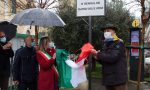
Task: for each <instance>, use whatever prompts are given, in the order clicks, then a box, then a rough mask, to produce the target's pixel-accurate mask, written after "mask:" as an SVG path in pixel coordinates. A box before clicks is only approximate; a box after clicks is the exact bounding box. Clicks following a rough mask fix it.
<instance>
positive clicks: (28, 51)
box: [13, 36, 38, 90]
mask: <svg viewBox="0 0 150 90" xmlns="http://www.w3.org/2000/svg"><path fill="white" fill-rule="evenodd" d="M24 42H25V47H23V48H20V49H18V50H17V51H16V54H15V58H14V65H13V80H14V84H15V85H18V90H37V76H38V63H37V60H36V56H35V55H36V50H35V48H34V46H33V45H34V42H33V38H32V36H27V37H26V38H25V40H24Z"/></svg>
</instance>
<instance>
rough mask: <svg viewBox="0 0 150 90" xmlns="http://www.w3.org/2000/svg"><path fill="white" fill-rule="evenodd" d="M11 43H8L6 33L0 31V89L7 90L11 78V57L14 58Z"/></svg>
mask: <svg viewBox="0 0 150 90" xmlns="http://www.w3.org/2000/svg"><path fill="white" fill-rule="evenodd" d="M11 47H12V44H11V42H8V41H6V37H5V33H4V32H3V31H0V89H1V90H7V88H8V80H9V76H10V57H13V56H14V52H13V50H12V48H11Z"/></svg>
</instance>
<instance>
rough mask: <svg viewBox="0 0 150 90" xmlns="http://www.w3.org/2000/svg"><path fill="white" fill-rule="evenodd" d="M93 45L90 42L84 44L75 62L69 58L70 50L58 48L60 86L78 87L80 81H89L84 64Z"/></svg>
mask: <svg viewBox="0 0 150 90" xmlns="http://www.w3.org/2000/svg"><path fill="white" fill-rule="evenodd" d="M91 49H93V46H92V45H91V44H90V43H87V44H85V45H83V47H82V48H81V53H80V55H79V57H78V59H77V60H76V61H75V62H74V61H72V60H70V59H69V58H68V55H69V54H68V52H67V51H65V50H63V49H57V52H56V62H57V69H58V73H59V87H63V88H76V87H77V86H78V85H79V84H80V83H82V82H85V81H87V77H86V71H85V66H84V61H85V59H86V58H87V57H88V56H89V54H90V52H91Z"/></svg>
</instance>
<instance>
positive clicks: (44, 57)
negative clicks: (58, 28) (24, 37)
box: [37, 37, 59, 90]
mask: <svg viewBox="0 0 150 90" xmlns="http://www.w3.org/2000/svg"><path fill="white" fill-rule="evenodd" d="M49 42H50V40H49V38H48V37H43V38H41V39H40V43H39V51H37V60H38V62H39V65H40V71H39V78H38V90H59V87H58V73H57V70H56V68H55V65H54V64H55V58H56V54H55V52H56V51H55V49H50V48H49Z"/></svg>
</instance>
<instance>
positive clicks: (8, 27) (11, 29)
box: [0, 21, 17, 41]
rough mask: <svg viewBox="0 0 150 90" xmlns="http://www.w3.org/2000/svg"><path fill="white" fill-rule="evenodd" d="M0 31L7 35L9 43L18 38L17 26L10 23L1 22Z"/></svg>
mask: <svg viewBox="0 0 150 90" xmlns="http://www.w3.org/2000/svg"><path fill="white" fill-rule="evenodd" d="M0 31H3V32H4V33H5V35H6V38H7V41H9V40H11V39H12V38H13V37H15V36H16V32H17V26H16V25H14V24H11V23H9V22H8V21H0Z"/></svg>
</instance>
